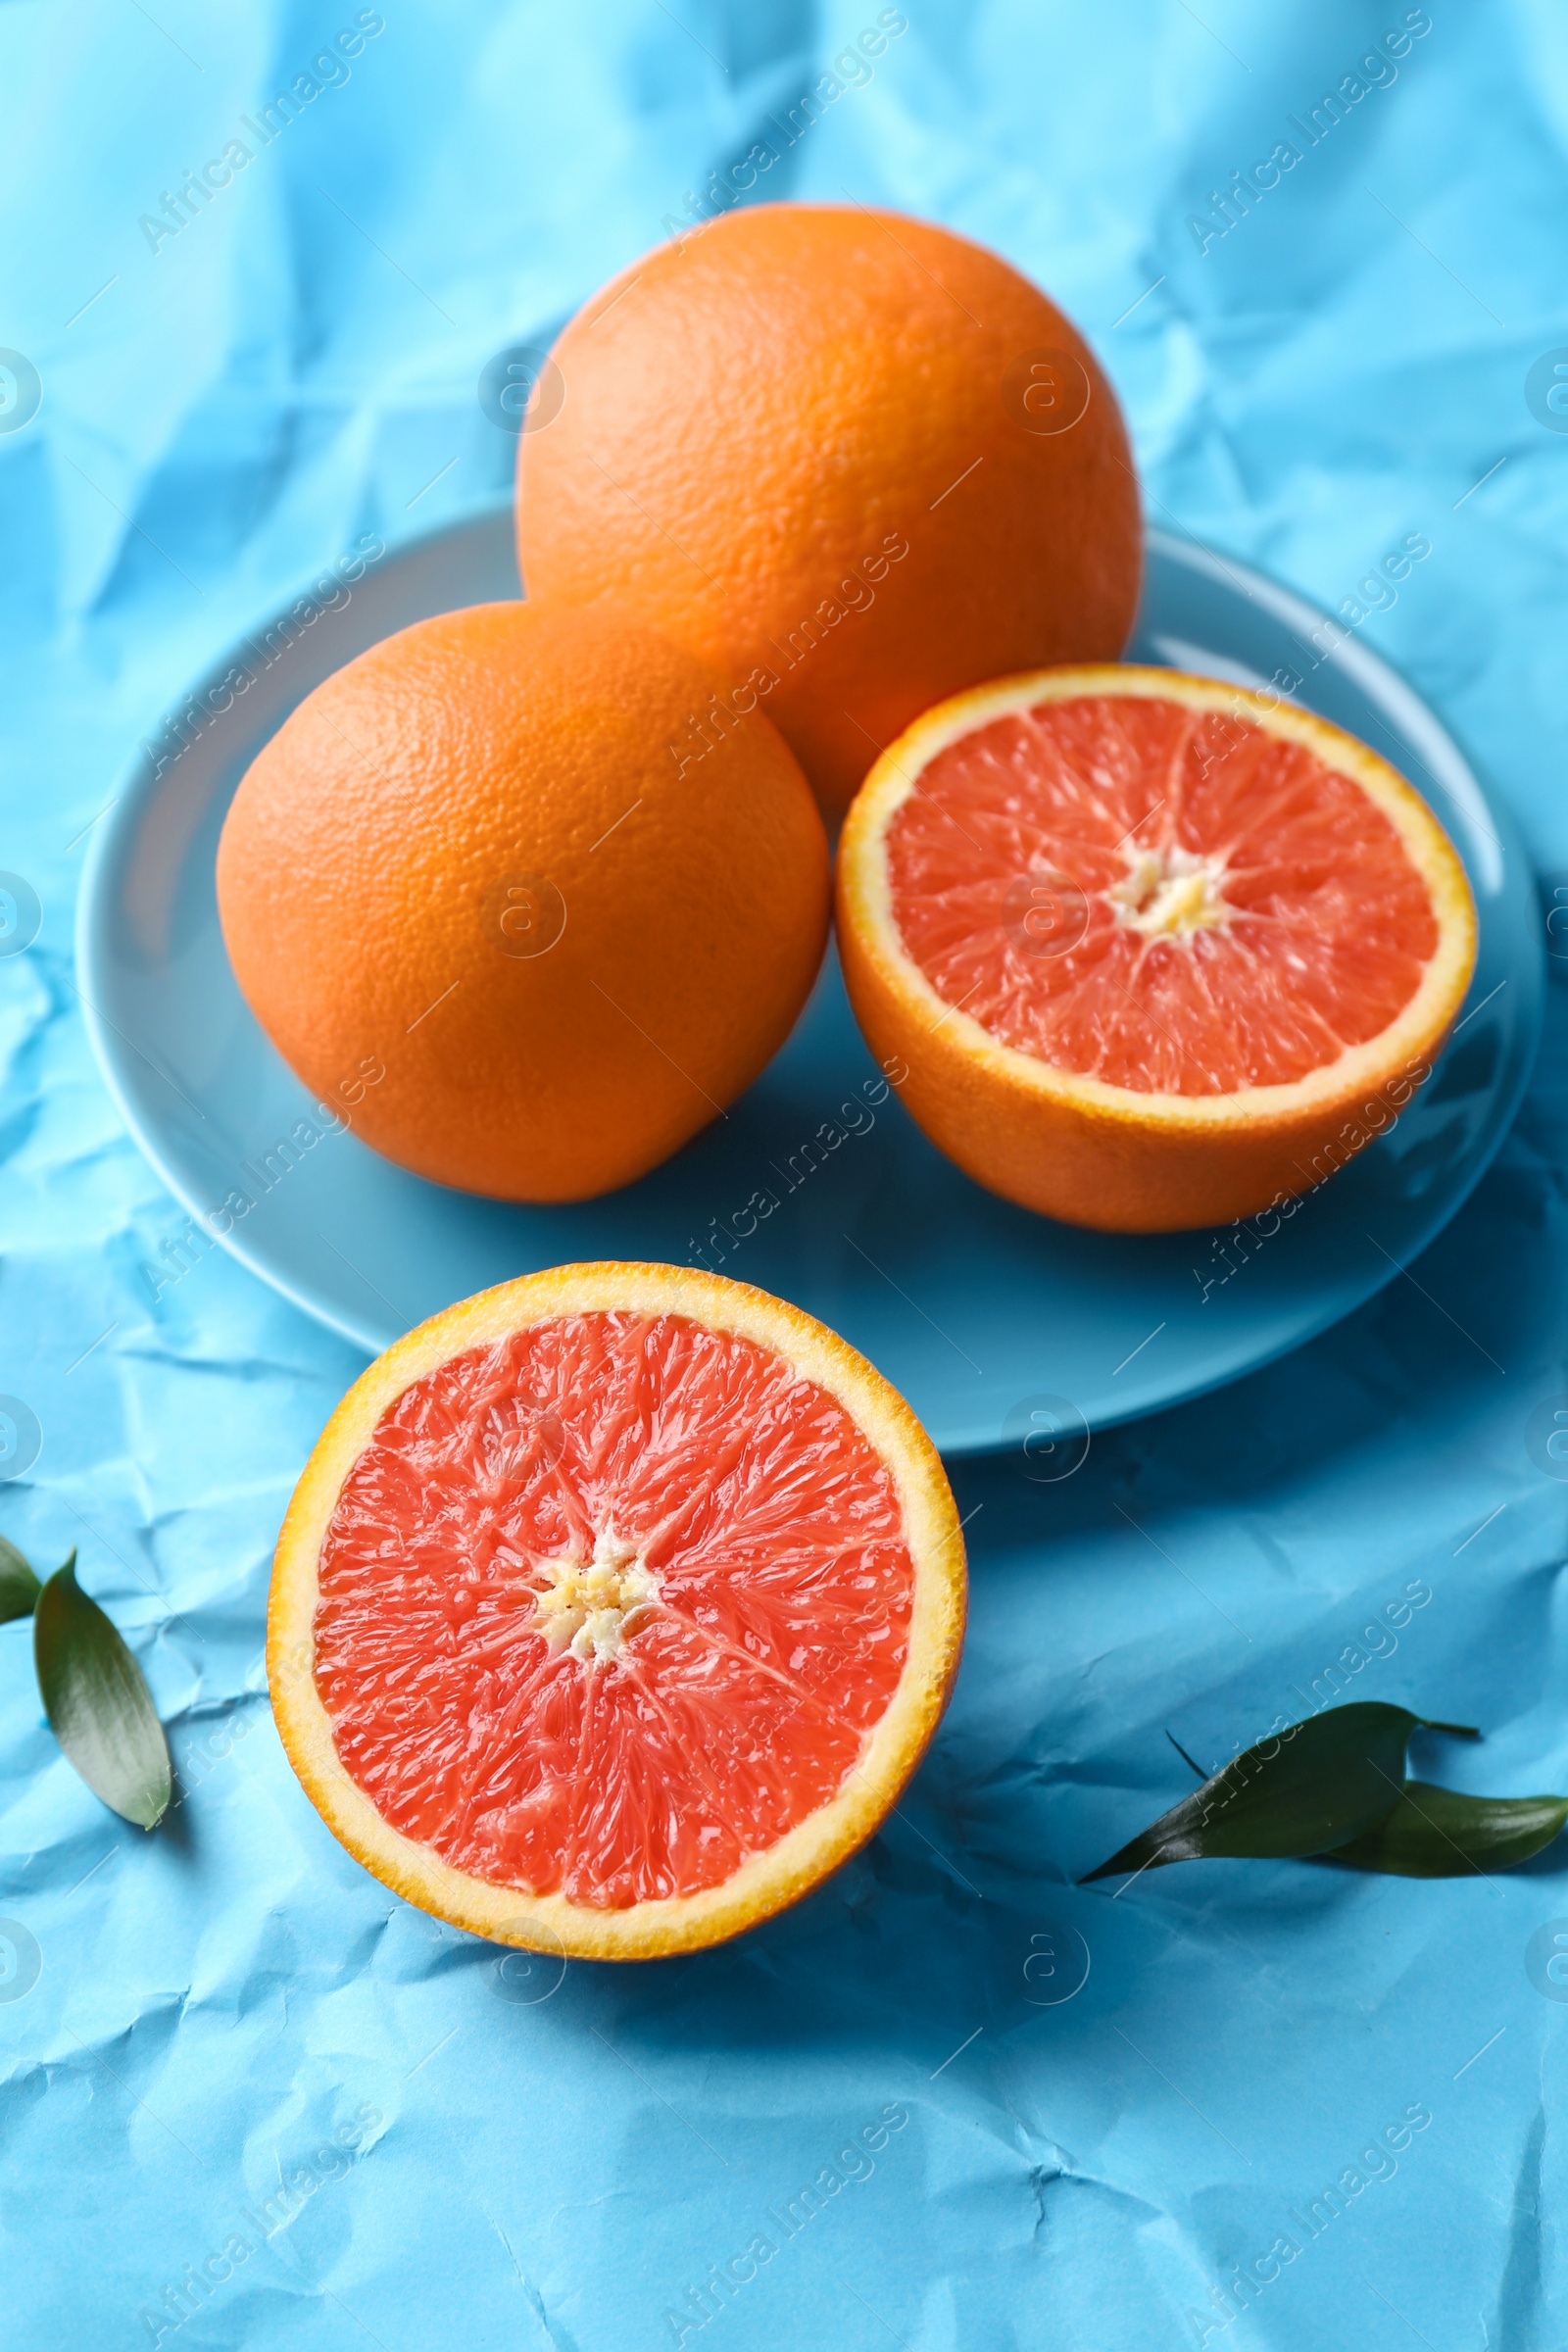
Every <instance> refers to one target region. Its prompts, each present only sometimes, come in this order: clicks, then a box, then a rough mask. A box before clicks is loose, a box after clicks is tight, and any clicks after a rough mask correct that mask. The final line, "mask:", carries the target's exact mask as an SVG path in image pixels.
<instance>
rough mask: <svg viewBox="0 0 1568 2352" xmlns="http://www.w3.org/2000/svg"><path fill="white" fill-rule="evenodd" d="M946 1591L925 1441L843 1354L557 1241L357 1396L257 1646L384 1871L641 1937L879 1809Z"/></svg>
mask: <svg viewBox="0 0 1568 2352" xmlns="http://www.w3.org/2000/svg"><path fill="white" fill-rule="evenodd" d="M964 1593H965V1580H964V1565H963V1543H962V1537H961V1536H960V1534H959V1531H958V1523H957V1514H956V1509H955V1506H954V1502H953V1496H952V1494H951V1492H950V1490H949V1487H948V1483H947V1479H946V1477H945V1475H944V1472H943V1469H942V1464H941V1462H940V1460H939V1458H938V1456H937V1454H936V1451H935V1449H934V1448H933V1446H932V1445H931V1442H930V1440H929V1439H928V1438H927V1437H926V1435H925V1432H924V1431H923V1430H922V1429H921V1427H920V1425H919V1423H918V1422H917V1421H916V1420H915V1418H914V1416H913V1414H912V1413H911V1412H910V1411H909V1408H908V1406H907V1404H905V1402H904V1401H903V1399H902V1398H901V1397H899V1396H898V1395H897V1394H896V1393H895V1392H894V1391H893V1390H892V1389H891V1388H890V1387H889V1386H888V1384H887V1382H886V1381H884V1380H883V1379H882V1377H881V1376H880V1374H879V1373H877V1372H875V1371H874V1370H873V1369H872V1367H871V1366H870V1365H869V1364H868V1363H866V1362H865V1360H864V1359H863V1357H861V1356H859V1355H858V1354H857V1353H856V1352H855V1350H854V1349H853V1348H849V1347H848V1346H846V1344H845V1343H844V1342H843V1341H842V1340H840V1339H838V1338H836V1337H835V1336H834V1334H833V1333H832V1332H830V1331H828V1330H826V1329H825V1328H824V1326H823V1325H821V1324H820V1323H817V1322H814V1321H813V1320H812V1319H811V1317H809V1315H805V1314H802V1313H801V1312H800V1311H799V1310H798V1309H796V1308H794V1307H791V1306H787V1305H785V1304H783V1303H782V1302H781V1301H780V1300H778V1299H771V1298H769V1297H768V1296H767V1295H766V1294H765V1293H764V1292H761V1291H757V1290H753V1289H750V1288H749V1287H747V1286H746V1285H744V1284H741V1283H735V1282H728V1281H725V1280H724V1279H723V1278H722V1277H719V1276H715V1275H711V1274H704V1273H698V1272H695V1271H692V1270H690V1269H685V1268H673V1267H668V1266H637V1265H585V1266H565V1267H561V1268H559V1269H557V1270H555V1271H553V1272H550V1273H546V1274H536V1275H529V1276H526V1277H524V1278H523V1279H522V1280H520V1281H517V1282H514V1283H508V1284H506V1285H504V1286H503V1287H502V1288H501V1289H499V1290H494V1291H486V1292H483V1293H481V1294H480V1295H479V1296H478V1297H477V1298H474V1299H466V1300H465V1301H464V1302H463V1303H462V1304H461V1305H458V1306H454V1307H449V1308H448V1309H447V1310H446V1311H445V1313H443V1314H440V1315H437V1316H435V1317H434V1318H433V1320H432V1321H430V1322H428V1323H424V1324H421V1325H420V1326H419V1327H418V1328H417V1330H415V1331H413V1332H411V1333H410V1334H409V1335H408V1336H407V1338H405V1339H403V1340H401V1341H399V1342H398V1344H397V1345H396V1346H395V1347H394V1348H389V1349H388V1350H387V1352H386V1353H385V1354H384V1355H382V1356H380V1357H379V1358H378V1359H377V1360H376V1362H375V1363H373V1364H372V1365H371V1366H370V1367H369V1369H368V1371H367V1372H366V1373H365V1374H364V1375H363V1376H362V1378H361V1379H360V1380H359V1381H358V1382H357V1383H356V1384H355V1386H354V1387H353V1388H352V1389H351V1390H350V1391H349V1394H348V1396H347V1397H345V1398H344V1400H343V1402H342V1404H341V1405H340V1406H339V1407H338V1410H337V1411H336V1413H335V1414H334V1415H333V1417H332V1419H331V1421H330V1422H329V1423H328V1424H327V1427H326V1429H325V1430H324V1432H323V1433H322V1436H321V1438H320V1440H319V1444H318V1446H317V1447H316V1450H315V1452H314V1453H313V1455H312V1456H311V1459H310V1462H309V1463H308V1465H307V1467H306V1470H305V1474H304V1476H303V1477H302V1478H301V1480H300V1483H299V1486H298V1488H297V1490H296V1492H295V1495H294V1499H293V1501H292V1503H291V1505H290V1507H289V1511H288V1516H287V1518H286V1520H285V1522H284V1525H283V1530H282V1534H281V1536H280V1537H279V1539H278V1545H277V1554H276V1561H275V1565H274V1570H273V1578H272V1592H271V1602H270V1613H269V1621H268V1671H269V1678H270V1686H271V1692H272V1703H273V1709H274V1712H275V1715H276V1718H277V1724H278V1729H279V1732H280V1734H281V1736H282V1740H283V1743H284V1746H285V1747H286V1749H287V1751H288V1754H289V1757H290V1759H291V1761H292V1763H293V1765H294V1768H295V1770H296V1772H297V1773H298V1774H299V1777H300V1780H301V1781H302V1783H303V1784H304V1786H305V1789H306V1790H307V1792H308V1793H309V1795H310V1796H311V1798H312V1799H313V1801H314V1802H315V1804H316V1805H317V1807H318V1808H319V1811H320V1813H321V1815H322V1817H323V1819H324V1820H325V1821H326V1823H327V1825H328V1827H329V1828H330V1829H331V1830H332V1831H333V1832H334V1833H335V1834H336V1836H337V1837H338V1838H341V1840H342V1841H343V1843H344V1844H345V1845H346V1846H347V1847H348V1848H349V1850H350V1852H351V1853H353V1854H355V1855H356V1856H357V1857H358V1858H359V1860H360V1861H361V1862H363V1863H364V1864H365V1865H366V1867H367V1868H368V1870H370V1871H372V1872H374V1874H375V1875H376V1876H377V1877H378V1878H380V1879H381V1880H383V1881H384V1882H385V1884H386V1885H387V1886H389V1887H393V1888H395V1889H396V1891H397V1892H398V1893H400V1894H402V1895H405V1896H407V1897H408V1899H409V1900H410V1901H411V1902H415V1903H418V1904H420V1905H421V1906H422V1907H423V1908H424V1909H425V1910H427V1911H432V1912H434V1913H436V1914H437V1915H438V1916H439V1917H441V1918H443V1919H447V1920H450V1921H452V1922H453V1923H454V1925H456V1926H458V1927H461V1928H466V1929H467V1930H469V1931H470V1932H471V1933H472V1934H474V1935H478V1936H489V1937H492V1938H494V1939H496V1940H499V1941H504V1942H509V1943H515V1944H521V1945H524V1946H527V1947H529V1948H531V1949H534V1950H542V1951H550V1952H559V1953H566V1954H583V1955H585V1956H588V1957H595V1958H601V1959H647V1958H655V1957H658V1956H660V1955H662V1954H664V1953H669V1952H677V1951H686V1950H690V1949H693V1948H695V1947H696V1946H698V1945H702V1944H706V1943H712V1942H716V1941H718V1940H719V1939H720V1938H722V1937H723V1936H731V1935H734V1934H735V1933H737V1932H738V1931H739V1930H740V1929H742V1928H745V1927H748V1926H750V1925H752V1924H753V1923H754V1922H755V1921H757V1920H760V1919H763V1918H766V1917H767V1916H768V1915H769V1914H770V1913H772V1912H774V1911H777V1910H779V1909H780V1908H782V1906H783V1905H785V1904H786V1903H789V1902H793V1901H794V1900H796V1898H797V1897H798V1896H800V1895H802V1894H804V1893H806V1892H807V1891H808V1890H809V1888H810V1887H813V1886H815V1885H816V1884H817V1882H818V1881H819V1880H820V1879H821V1878H823V1877H824V1876H825V1875H826V1874H827V1872H829V1871H830V1870H832V1869H833V1868H834V1867H835V1866H836V1865H837V1864H838V1863H839V1862H841V1861H842V1860H843V1859H844V1858H845V1856H846V1855H848V1854H850V1853H851V1852H853V1851H854V1849H855V1848H856V1847H857V1846H858V1845H860V1844H861V1843H863V1841H864V1840H865V1839H866V1838H868V1837H870V1835H871V1834H872V1832H873V1831H874V1830H875V1829H876V1827H877V1825H878V1823H879V1822H880V1821H881V1820H882V1818H883V1816H884V1815H885V1813H886V1812H887V1811H888V1809H889V1807H890V1806H891V1805H892V1804H893V1802H894V1800H895V1799H896V1797H897V1796H898V1794H899V1791H900V1790H901V1789H902V1788H903V1787H904V1784H905V1783H906V1781H907V1779H908V1777H909V1774H910V1773H911V1772H912V1771H913V1769H914V1767H915V1765H916V1763H917V1762H918V1761H919V1758H920V1756H921V1754H922V1753H923V1752H924V1749H925V1747H926V1744H927V1742H928V1741H929V1740H930V1738H931V1735H932V1733H933V1731H934V1730H935V1728H936V1725H937V1721H938V1719H939V1717H940V1715H941V1713H942V1710H943V1707H944V1706H945V1705H946V1703H947V1698H948V1693H949V1691H950V1690H951V1688H952V1683H953V1678H954V1675H955V1673H956V1668H957V1660H958V1650H959V1645H960V1642H961V1639H962V1631H963V1616H964Z"/></svg>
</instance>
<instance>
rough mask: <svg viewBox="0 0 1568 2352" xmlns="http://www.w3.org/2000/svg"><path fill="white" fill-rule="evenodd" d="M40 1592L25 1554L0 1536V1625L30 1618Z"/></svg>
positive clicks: (41, 1589) (41, 1588)
mask: <svg viewBox="0 0 1568 2352" xmlns="http://www.w3.org/2000/svg"><path fill="white" fill-rule="evenodd" d="M42 1591H43V1587H42V1586H41V1585H40V1584H39V1582H38V1579H37V1578H36V1577H35V1576H34V1575H33V1573H32V1569H31V1566H30V1564H29V1562H28V1561H27V1558H26V1556H25V1553H23V1552H20V1551H19V1550H18V1549H17V1547H16V1545H15V1544H8V1543H7V1541H6V1539H5V1537H4V1536H0V1625H9V1624H10V1623H11V1620H12V1618H13V1617H30V1616H31V1615H32V1607H33V1603H34V1601H35V1600H36V1599H37V1597H38V1595H39V1593H41V1592H42Z"/></svg>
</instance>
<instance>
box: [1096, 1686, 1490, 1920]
mask: <svg viewBox="0 0 1568 2352" xmlns="http://www.w3.org/2000/svg"><path fill="white" fill-rule="evenodd" d="M1422 1726H1425V1728H1427V1729H1428V1730H1431V1731H1440V1732H1451V1733H1452V1734H1453V1735H1454V1737H1455V1738H1456V1739H1461V1740H1477V1739H1479V1738H1480V1736H1481V1735H1480V1734H1479V1732H1476V1731H1473V1730H1471V1729H1470V1727H1469V1726H1468V1725H1465V1724H1456V1723H1433V1722H1431V1721H1430V1720H1429V1719H1428V1718H1427V1717H1425V1716H1421V1715H1412V1714H1411V1713H1410V1712H1409V1710H1408V1709H1407V1708H1405V1707H1390V1706H1385V1705H1383V1704H1382V1703H1381V1701H1378V1700H1356V1701H1354V1702H1352V1703H1351V1704H1350V1705H1349V1706H1345V1707H1331V1708H1329V1709H1328V1711H1327V1712H1326V1713H1325V1714H1322V1715H1313V1716H1311V1717H1309V1718H1308V1720H1307V1721H1306V1722H1305V1723H1299V1724H1295V1725H1293V1726H1292V1727H1291V1729H1290V1730H1289V1731H1285V1732H1281V1733H1280V1734H1279V1735H1278V1736H1277V1737H1273V1738H1270V1739H1267V1740H1259V1741H1258V1742H1257V1744H1256V1745H1255V1746H1253V1747H1249V1748H1245V1749H1244V1750H1243V1752H1242V1753H1241V1754H1240V1755H1239V1756H1233V1757H1232V1758H1231V1761H1230V1762H1229V1763H1228V1764H1227V1765H1225V1766H1224V1768H1223V1769H1222V1770H1221V1771H1219V1772H1217V1773H1215V1774H1214V1775H1213V1777H1212V1779H1210V1780H1206V1781H1205V1782H1204V1783H1203V1785H1202V1787H1201V1789H1193V1791H1192V1793H1191V1794H1190V1795H1188V1796H1184V1797H1183V1798H1182V1800H1181V1802H1180V1804H1177V1805H1172V1807H1171V1809H1170V1811H1169V1812H1168V1813H1162V1814H1161V1815H1160V1817H1159V1819H1158V1820H1157V1821H1156V1822H1153V1823H1152V1824H1151V1825H1150V1827H1149V1828H1148V1829H1147V1830H1144V1831H1142V1832H1141V1833H1140V1834H1139V1836H1138V1837H1136V1838H1133V1840H1132V1842H1131V1843H1130V1844H1128V1845H1124V1846H1123V1847H1122V1848H1121V1850H1120V1852H1119V1853H1114V1854H1112V1855H1111V1857H1110V1860H1109V1861H1108V1862H1102V1864H1101V1865H1100V1868H1099V1869H1098V1870H1092V1871H1090V1872H1089V1874H1088V1877H1087V1878H1086V1879H1085V1880H1084V1881H1083V1882H1082V1884H1083V1885H1085V1886H1087V1885H1088V1884H1089V1882H1090V1880H1093V1879H1104V1878H1109V1877H1111V1876H1112V1875H1113V1874H1114V1873H1115V1872H1118V1871H1127V1872H1132V1871H1139V1870H1144V1869H1155V1868H1158V1867H1159V1866H1160V1865H1161V1864H1163V1863H1167V1862H1197V1861H1202V1860H1205V1859H1217V1858H1219V1857H1222V1856H1242V1855H1247V1856H1257V1857H1279V1856H1284V1855H1302V1854H1321V1853H1326V1852H1328V1851H1330V1850H1332V1849H1334V1848H1336V1847H1340V1846H1344V1845H1347V1844H1348V1843H1350V1842H1351V1841H1352V1840H1353V1839H1355V1838H1361V1837H1363V1836H1364V1835H1365V1833H1366V1832H1367V1831H1369V1830H1372V1829H1375V1828H1376V1827H1377V1825H1378V1823H1379V1822H1380V1821H1382V1820H1383V1819H1384V1817H1385V1816H1386V1815H1387V1814H1388V1813H1389V1812H1390V1811H1391V1810H1392V1809H1393V1807H1394V1805H1395V1804H1396V1803H1397V1799H1398V1795H1399V1791H1400V1789H1402V1788H1403V1786H1404V1751H1405V1746H1406V1743H1407V1742H1408V1740H1409V1738H1410V1734H1411V1733H1412V1732H1413V1731H1415V1730H1417V1729H1418V1728H1419V1727H1422ZM1173 1744H1174V1743H1173ZM1195 1769H1196V1767H1195Z"/></svg>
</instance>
